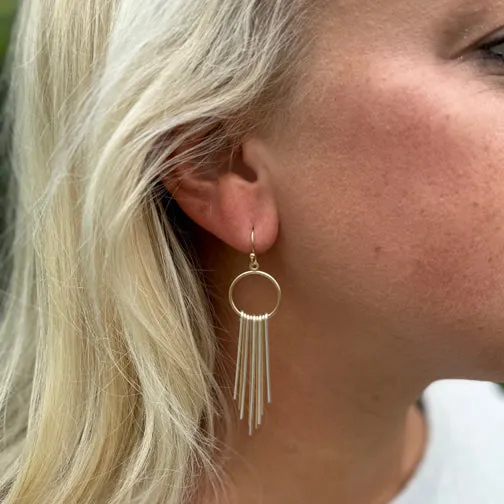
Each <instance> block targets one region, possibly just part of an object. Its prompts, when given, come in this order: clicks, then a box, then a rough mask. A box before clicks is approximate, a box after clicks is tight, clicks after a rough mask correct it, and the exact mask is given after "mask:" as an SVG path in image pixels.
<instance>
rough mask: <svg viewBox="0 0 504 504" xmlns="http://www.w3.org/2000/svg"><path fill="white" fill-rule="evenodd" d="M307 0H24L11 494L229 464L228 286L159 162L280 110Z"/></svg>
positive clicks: (130, 495)
mask: <svg viewBox="0 0 504 504" xmlns="http://www.w3.org/2000/svg"><path fill="white" fill-rule="evenodd" d="M301 4H302V2H301V0H148V1H145V2H142V1H140V0H78V1H75V0H25V1H24V2H22V5H21V7H20V12H19V14H18V21H17V29H16V35H15V37H14V40H13V44H12V54H11V58H10V65H9V67H10V69H9V80H10V91H9V99H8V106H7V111H6V117H7V126H8V127H7V130H8V132H9V133H10V146H11V149H10V161H11V166H12V175H13V176H12V185H11V189H10V196H11V199H12V206H11V209H12V212H11V213H10V214H9V215H10V216H11V218H12V219H13V221H12V222H13V224H12V226H13V234H12V237H13V238H12V246H11V248H10V255H9V256H8V258H7V259H8V262H7V263H6V264H8V265H9V273H10V275H9V283H8V289H7V291H6V294H5V295H4V298H3V300H4V301H3V312H2V321H1V326H0V412H1V420H2V424H1V430H0V502H2V503H4V504H14V503H16V504H20V503H30V504H31V503H37V504H61V503H80V504H85V503H88V504H96V503H107V504H129V503H136V504H158V503H168V504H181V503H186V502H190V501H191V499H193V498H195V496H196V491H197V489H198V488H199V487H200V486H201V482H202V481H207V480H208V481H210V480H212V479H213V478H214V477H215V479H216V480H218V479H219V471H218V469H217V467H218V464H217V459H218V457H217V454H218V453H219V450H218V446H219V444H218V439H219V436H218V435H217V430H216V429H217V427H216V425H217V423H219V424H223V425H225V426H226V427H225V428H226V429H229V428H230V425H231V422H230V420H229V418H230V413H229V409H228V408H227V407H226V404H225V403H226V400H225V399H224V394H223V393H222V390H221V389H220V388H219V384H218V382H217V380H216V378H215V374H216V373H215V370H216V366H217V364H218V362H219V352H218V351H217V348H218V345H217V341H216V336H215V332H214V323H213V322H214V318H213V311H212V304H211V302H210V300H209V294H208V290H207V288H206V286H205V282H204V279H203V277H202V275H201V272H200V270H199V268H198V261H197V258H196V254H195V252H194V250H193V249H192V248H191V245H190V240H189V239H185V238H184V236H185V237H187V234H184V233H183V230H181V229H178V228H177V227H176V225H175V222H174V220H175V219H174V218H173V215H176V208H175V209H174V211H173V212H170V211H169V210H168V209H169V208H172V206H173V205H174V204H175V203H174V201H173V200H172V199H171V198H170V195H169V194H168V193H167V192H166V189H165V188H164V186H163V185H162V184H160V180H161V178H162V177H164V178H167V179H169V178H170V177H171V176H174V173H175V171H174V168H175V167H177V166H179V165H180V163H182V162H185V161H188V160H190V161H191V162H193V164H194V165H198V163H203V164H204V163H205V160H207V159H208V156H210V155H211V154H212V153H213V152H215V151H217V150H218V149H219V148H221V147H222V146H223V145H229V144H230V143H231V144H234V143H236V142H239V141H240V139H241V138H243V135H245V134H246V133H247V132H250V131H251V129H252V128H253V127H258V125H261V127H263V126H264V127H266V126H267V125H268V124H270V125H271V117H272V114H271V112H272V111H273V110H279V103H280V99H281V98H282V97H283V98H285V96H288V92H289V90H290V89H291V84H292V82H294V81H295V78H294V73H295V71H296V70H297V69H298V68H299V65H298V62H299V61H300V58H301V55H302V54H303V53H304V51H303V49H304V48H306V47H307V45H306V43H307V38H306V37H303V36H302V33H304V32H306V30H305V27H306V20H307V19H308V16H307V15H306V12H304V11H303V10H302V5H301ZM302 28H303V29H302ZM258 118H261V121H258ZM268 121H269V122H268ZM203 133H204V135H202V134H203ZM198 136H201V137H202V138H203V140H201V141H200V142H199V143H198V144H197V145H196V146H195V147H193V148H192V149H191V150H189V151H188V150H185V151H184V150H182V151H183V154H180V149H179V148H180V147H181V146H183V145H184V144H185V143H186V142H187V141H188V140H189V139H191V138H195V137H198ZM179 210H180V209H179ZM216 419H220V420H222V422H216Z"/></svg>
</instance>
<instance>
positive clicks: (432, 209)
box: [279, 67, 504, 330]
mask: <svg viewBox="0 0 504 504" xmlns="http://www.w3.org/2000/svg"><path fill="white" fill-rule="evenodd" d="M430 71H431V72H432V73H431V74H430V75H429V73H428V71H423V72H421V73H420V72H419V71H418V70H415V69H414V68H410V69H409V71H406V70H405V69H404V68H397V69H394V68H391V67H389V68H387V71H386V72H385V71H383V69H382V70H381V71H377V73H376V75H373V78H372V79H369V80H368V81H367V82H365V83H362V84H360V85H359V84H357V85H356V84H355V82H353V83H352V82H347V83H340V84H335V85H334V86H328V85H327V84H326V85H325V86H324V88H323V89H324V91H323V92H322V93H317V96H316V99H313V101H310V100H309V97H307V99H306V100H305V105H306V107H307V108H306V111H305V114H304V117H305V119H304V121H303V122H302V123H300V124H299V125H298V128H297V133H295V134H294V135H293V138H292V142H291V143H290V148H289V150H288V151H287V150H286V151H283V152H282V155H281V157H282V159H284V161H285V160H287V162H286V163H285V162H284V163H283V166H284V167H285V169H284V170H280V173H279V177H281V178H282V179H283V180H282V182H281V184H283V187H284V190H282V193H281V197H282V201H281V207H282V211H283V213H284V215H283V216H281V218H282V227H283V229H284V232H285V233H287V239H289V241H290V242H291V243H293V244H295V245H294V248H295V249H296V255H295V257H298V258H300V259H301V260H302V262H303V264H304V265H306V264H311V268H312V269H311V270H310V271H306V270H304V271H306V273H305V275H306V276H307V278H303V281H304V282H309V283H312V284H313V285H312V288H313V289H314V290H317V288H318V289H321V292H323V293H324V295H325V296H326V297H327V295H328V292H329V291H330V290H332V289H334V290H335V291H336V292H335V295H338V296H339V297H341V296H342V295H343V296H344V297H347V298H348V297H349V296H351V297H359V298H360V301H362V300H364V304H365V306H366V308H367V309H372V308H373V307H375V308H376V309H377V310H379V311H380V312H382V311H384V310H385V311H386V312H387V313H388V314H389V315H390V316H396V315H398V314H401V318H402V319H404V314H405V313H408V314H410V319H409V322H411V321H412V319H413V318H418V320H419V321H420V320H421V322H419V323H421V324H424V329H425V328H426V327H427V326H429V328H430V329H432V327H436V328H437V329H439V330H441V327H443V330H446V329H449V330H456V327H455V326H456V325H457V324H460V329H462V328H468V327H469V326H471V327H472V328H474V327H476V326H477V327H478V328H481V327H483V326H485V327H487V326H488V325H489V324H493V326H492V327H493V329H496V328H497V327H504V314H502V306H503V305H504V164H503V163H502V161H503V160H504V149H503V146H504V129H503V128H504V120H502V119H500V118H502V117H504V115H503V114H504V93H503V94H502V96H501V97H500V101H499V100H495V96H494V95H495V93H496V92H495V91H490V90H487V92H486V93H482V92H478V90H477V89H476V88H475V87H473V88H471V87H470V86H471V85H470V84H467V85H464V81H463V80H461V78H460V75H458V76H452V77H450V76H449V75H444V74H443V73H442V70H440V69H436V68H433V69H431V70H430ZM415 72H416V74H415ZM371 82H372V83H373V84H371ZM472 86H475V85H474V84H472ZM479 91H481V84H480V89H479ZM492 93H493V95H492ZM492 96H493V97H492ZM292 173H296V178H293V177H292V176H289V174H292ZM293 203H295V205H293ZM298 241H299V242H300V243H297V244H296V242H298ZM292 260H295V259H294V257H293V258H292ZM314 270H315V271H314ZM326 279H327V280H329V282H327V283H326V281H325V280H326ZM469 320H470V322H469Z"/></svg>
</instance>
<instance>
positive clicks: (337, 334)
mask: <svg viewBox="0 0 504 504" xmlns="http://www.w3.org/2000/svg"><path fill="white" fill-rule="evenodd" d="M227 264H229V263H227ZM233 269H234V268H231V269H230V270H233ZM236 269H238V268H236ZM271 269H273V268H271ZM267 270H268V269H267ZM229 283H230V279H229V278H214V281H213V282H212V284H213V286H214V293H215V294H216V297H217V299H221V300H223V299H224V300H225V299H227V288H228V286H229ZM253 289H254V287H253V286H252V285H251V286H250V287H248V288H247V290H246V292H244V293H243V296H242V298H241V302H242V303H243V306H247V307H248V306H252V308H251V309H250V310H251V313H262V311H261V310H262V309H263V308H260V309H259V308H256V307H255V306H254V303H255V302H256V301H257V300H264V299H263V298H264V294H263V293H264V285H261V286H259V289H258V290H257V291H255V292H254V290H253ZM267 302H268V303H269V305H270V306H271V300H268V301H267ZM321 304H322V303H321V302H317V300H314V302H313V303H312V304H311V305H310V301H309V300H308V302H307V300H306V299H303V300H302V301H300V302H297V301H296V299H295V297H294V296H293V295H292V291H291V294H290V295H289V298H288V299H287V297H286V298H285V299H283V300H282V313H281V315H279V316H276V317H275V318H273V319H272V320H271V321H270V340H269V341H270V346H269V348H270V363H271V384H272V385H271V386H272V403H271V404H265V414H264V417H263V420H262V425H261V426H260V427H259V430H258V431H255V432H254V433H253V435H252V436H251V437H250V436H249V435H248V425H247V422H246V421H245V420H243V421H239V420H236V426H237V427H236V430H235V431H234V432H232V433H229V436H228V437H227V439H226V440H225V443H226V445H227V446H228V447H229V454H231V456H230V457H229V458H227V459H226V462H225V464H224V471H225V474H226V476H227V481H229V488H227V489H226V491H227V494H226V496H225V497H224V496H219V497H218V499H217V502H219V504H221V503H226V504H256V503H257V504H258V503H259V502H260V503H261V504H278V503H279V502H289V504H306V503H307V502H313V503H316V504H329V503H330V504H333V503H334V502H338V504H387V503H388V502H390V500H392V499H393V498H394V496H395V495H397V493H398V492H399V491H400V490H401V488H402V487H403V486H404V485H405V483H406V482H407V481H408V480H409V479H410V478H411V476H412V475H413V473H414V471H415V469H416V468H417V466H418V464H419V462H420V460H421V458H422V456H423V454H424V451H425V445H426V439H427V432H426V425H425V421H424V418H423V415H422V414H421V412H420V411H419V410H418V408H417V407H416V401H417V399H418V397H419V396H420V394H421V393H422V391H423V389H424V388H425V386H427V385H428V383H429V380H426V379H424V377H423V373H421V372H418V371H415V366H414V362H415V358H416V357H415V354H416V352H415V351H414V350H413V349H411V343H405V342H404V341H403V340H404V338H403V339H401V338H400V337H398V336H397V335H396V336H395V337H394V336H393V335H391V333H389V331H387V330H386V328H384V327H379V325H380V324H377V323H376V320H377V319H376V317H375V318H374V319H373V318H372V317H371V319H370V320H368V322H369V323H366V316H367V315H366V313H356V312H353V313H352V310H350V309H344V308H342V309H340V310H338V309H337V308H335V309H334V310H333V309H331V313H330V314H329V316H328V314H327V311H328V310H325V313H324V311H323V310H320V311H317V310H318V309H317V306H319V305H321ZM217 318H218V322H217V325H218V326H219V327H220V332H221V334H220V335H219V336H220V338H221V341H222V344H223V346H224V350H225V352H226V353H227V354H229V356H230V359H228V362H230V364H229V369H228V372H227V373H224V375H226V374H227V375H228V378H229V383H227V378H222V379H223V381H225V382H226V383H225V385H226V386H225V387H223V388H224V390H230V391H231V393H232V389H233V386H232V382H233V381H234V380H233V378H232V377H234V363H235V356H236V346H237V335H238V324H239V321H238V317H235V316H234V313H231V312H230V311H229V310H228V307H227V306H221V307H220V308H218V309H217ZM336 322H337V325H336ZM405 345H406V347H407V348H405ZM224 375H223V376H224ZM398 377H400V379H398ZM204 502H209V500H208V499H207V500H205V501H204Z"/></svg>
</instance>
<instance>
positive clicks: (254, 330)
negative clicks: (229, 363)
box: [229, 227, 282, 435]
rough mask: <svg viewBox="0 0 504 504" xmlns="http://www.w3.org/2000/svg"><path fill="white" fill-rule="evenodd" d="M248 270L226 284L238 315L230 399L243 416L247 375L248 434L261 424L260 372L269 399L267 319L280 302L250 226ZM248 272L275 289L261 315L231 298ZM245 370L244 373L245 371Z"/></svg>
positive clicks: (277, 288)
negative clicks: (259, 258)
mask: <svg viewBox="0 0 504 504" xmlns="http://www.w3.org/2000/svg"><path fill="white" fill-rule="evenodd" d="M250 241H251V247H252V252H251V253H250V264H249V270H248V271H245V272H244V273H241V274H240V275H238V276H237V277H236V278H235V279H234V280H233V283H232V284H231V286H230V288H229V302H230V304H231V306H232V307H233V310H234V311H235V312H236V313H237V315H238V316H239V317H240V329H239V335H238V354H237V358H236V375H235V387H234V400H235V401H236V400H237V401H238V407H239V410H240V420H241V419H243V417H244V411H245V397H246V385H247V376H248V383H249V388H248V396H249V397H248V401H249V405H248V406H249V409H248V416H249V418H248V422H249V435H252V427H253V426H255V428H256V429H257V428H258V427H259V425H261V419H262V416H263V414H264V385H265V383H264V375H265V374H266V392H267V399H268V403H271V380H270V362H269V339H268V338H269V335H268V320H269V319H270V318H271V317H273V315H275V313H276V312H277V310H278V307H279V305H280V300H281V298H282V291H281V289H280V285H279V284H278V282H277V281H276V280H275V279H274V278H273V277H272V276H271V275H270V274H268V273H266V272H264V271H261V270H259V263H258V261H257V255H256V253H255V249H254V228H253V227H252V234H251V240H250ZM251 275H260V276H262V277H264V278H267V279H268V280H270V281H271V282H272V283H273V285H274V286H275V288H276V290H277V303H276V306H275V308H274V309H273V311H272V312H270V313H265V314H263V315H250V314H248V313H245V312H244V311H243V310H239V309H238V308H237V307H236V304H235V302H234V300H233V291H234V288H235V286H236V284H237V283H238V282H239V281H240V280H242V279H243V278H245V277H247V276H251ZM247 374H248V375H247Z"/></svg>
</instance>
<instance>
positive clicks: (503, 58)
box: [477, 37, 504, 65]
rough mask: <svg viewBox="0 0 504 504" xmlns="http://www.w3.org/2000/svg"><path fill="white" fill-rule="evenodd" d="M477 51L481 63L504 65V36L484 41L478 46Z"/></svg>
mask: <svg viewBox="0 0 504 504" xmlns="http://www.w3.org/2000/svg"><path fill="white" fill-rule="evenodd" d="M477 52H478V53H479V56H480V57H481V61H482V63H483V64H494V63H496V64H499V63H500V64H501V65H504V37H501V38H500V39H499V40H493V41H491V42H485V43H484V44H483V45H480V46H479V47H478V50H477Z"/></svg>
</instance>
